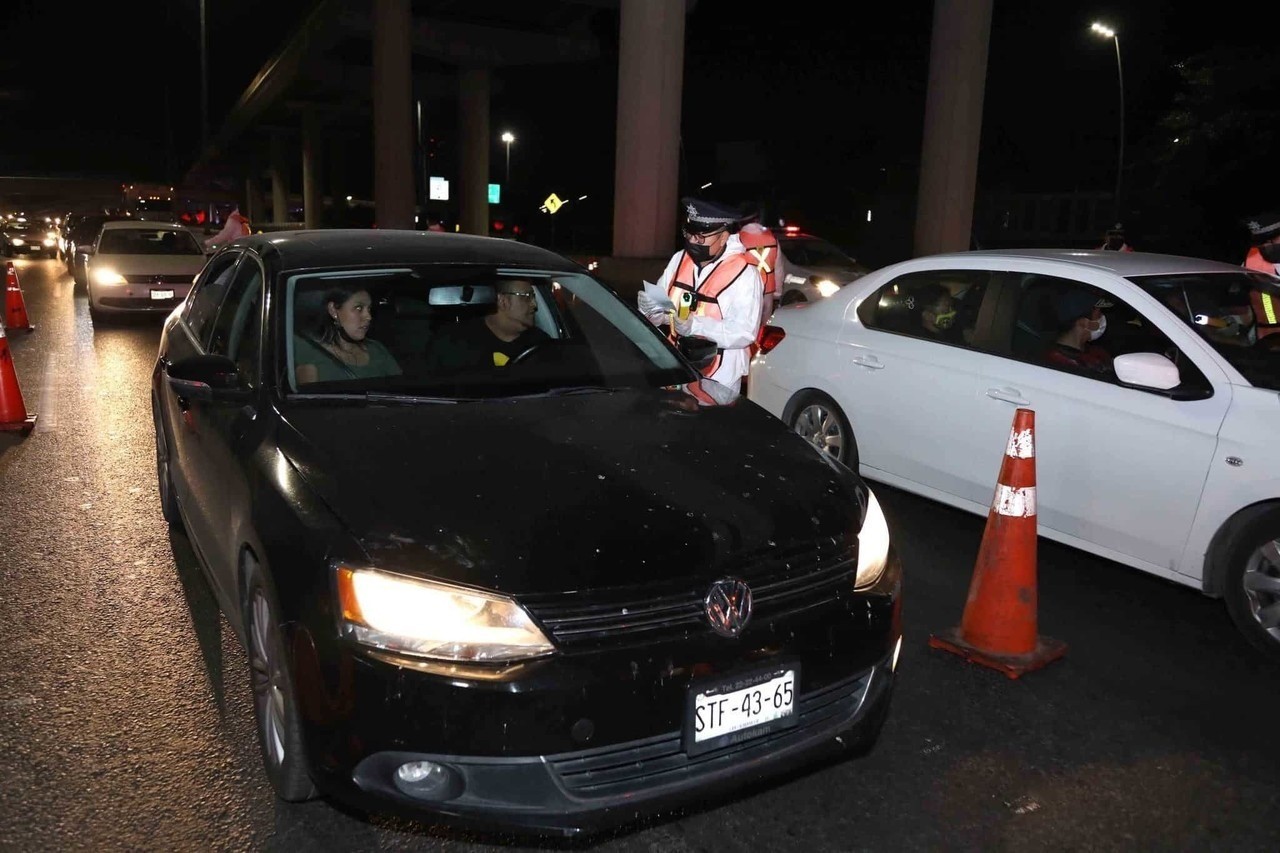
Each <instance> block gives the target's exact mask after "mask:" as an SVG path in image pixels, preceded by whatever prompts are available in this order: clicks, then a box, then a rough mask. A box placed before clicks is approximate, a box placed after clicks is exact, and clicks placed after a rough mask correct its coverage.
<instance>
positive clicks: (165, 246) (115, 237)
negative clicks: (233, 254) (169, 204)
mask: <svg viewBox="0 0 1280 853" xmlns="http://www.w3.org/2000/svg"><path fill="white" fill-rule="evenodd" d="M98 254H100V255H203V254H204V249H202V248H200V244H199V243H197V242H196V238H195V237H192V236H191V232H189V231H178V230H175V229H172V228H163V229H159V228H158V229H151V228H119V229H112V230H109V231H103V232H102V237H101V239H100V240H99V244H98Z"/></svg>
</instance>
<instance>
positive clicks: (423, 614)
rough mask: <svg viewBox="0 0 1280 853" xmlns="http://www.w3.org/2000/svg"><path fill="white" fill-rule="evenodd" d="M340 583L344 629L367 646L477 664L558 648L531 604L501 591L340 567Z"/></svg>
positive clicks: (541, 653) (533, 655) (528, 655)
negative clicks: (540, 626)
mask: <svg viewBox="0 0 1280 853" xmlns="http://www.w3.org/2000/svg"><path fill="white" fill-rule="evenodd" d="M337 587H338V604H339V606H340V607H341V611H342V631H343V633H344V634H346V635H347V636H349V637H351V638H353V639H355V640H356V641H357V642H360V643H364V644H365V645H368V646H374V647H376V648H380V649H388V650H390V651H396V652H404V653H406V654H410V655H418V656H421V657H427V658H436V659H438V660H449V661H473V662H475V661H479V662H505V661H514V660H524V659H527V658H534V657H540V656H542V655H548V654H551V653H552V652H554V651H555V646H553V645H551V642H550V641H549V640H547V638H546V637H545V636H544V635H543V633H542V631H540V630H539V629H538V626H537V625H535V624H534V623H533V620H532V619H530V618H529V614H528V613H526V612H525V611H524V608H522V607H521V606H520V605H518V604H516V603H515V602H514V601H512V600H511V599H509V598H506V597H505V596H501V595H498V594H497V593H489V592H479V591H477V590H472V589H465V588H463V587H458V586H452V585H450V584H445V583H440V582H438V581H430V580H424V579H422V578H411V577H406V576H405V575H396V574H391V573H390V572H383V571H378V570H376V569H354V568H351V567H349V566H341V565H340V566H338V567H337Z"/></svg>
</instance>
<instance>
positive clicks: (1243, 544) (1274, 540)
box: [1222, 508, 1280, 659]
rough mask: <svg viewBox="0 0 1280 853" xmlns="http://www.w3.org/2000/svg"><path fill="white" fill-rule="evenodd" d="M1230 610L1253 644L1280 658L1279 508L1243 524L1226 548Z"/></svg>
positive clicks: (1225, 584) (1225, 589) (1225, 581)
mask: <svg viewBox="0 0 1280 853" xmlns="http://www.w3.org/2000/svg"><path fill="white" fill-rule="evenodd" d="M1222 592H1223V598H1224V599H1225V601H1226V605H1227V613H1228V614H1230V616H1231V621H1232V622H1234V623H1235V625H1236V628H1238V629H1239V630H1240V633H1242V634H1244V636H1245V639H1246V640H1248V641H1249V642H1250V643H1251V644H1252V645H1253V646H1254V647H1256V648H1258V649H1260V650H1261V651H1263V652H1265V653H1266V654H1268V655H1270V656H1272V657H1274V658H1276V659H1280V508H1277V509H1273V510H1271V511H1270V512H1266V513H1264V514H1262V515H1260V516H1258V517H1257V518H1255V519H1253V520H1252V521H1250V522H1249V523H1247V524H1246V525H1245V526H1244V527H1242V528H1241V529H1240V530H1239V531H1238V532H1237V533H1236V534H1235V535H1234V536H1233V537H1232V538H1231V544H1230V545H1229V546H1228V548H1227V571H1226V575H1225V576H1224V578H1223V588H1222Z"/></svg>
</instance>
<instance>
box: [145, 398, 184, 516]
mask: <svg viewBox="0 0 1280 853" xmlns="http://www.w3.org/2000/svg"><path fill="white" fill-rule="evenodd" d="M151 417H152V420H154V421H155V425H156V480H157V484H156V485H157V488H158V489H159V491H160V513H161V515H163V516H164V520H165V521H167V522H168V523H169V526H170V527H181V526H182V513H181V512H180V511H179V510H178V496H177V494H175V493H174V491H173V471H172V469H171V468H170V463H169V442H168V441H167V440H166V439H165V434H164V424H163V423H161V421H160V407H159V405H157V403H156V401H155V400H154V399H153V400H152V401H151Z"/></svg>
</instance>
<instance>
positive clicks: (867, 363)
mask: <svg viewBox="0 0 1280 853" xmlns="http://www.w3.org/2000/svg"><path fill="white" fill-rule="evenodd" d="M853 363H854V364H860V365H862V366H863V367H869V368H871V369H872V370H884V365H883V364H881V363H880V359H878V358H876V357H875V356H874V355H859V356H855V357H854V359H853Z"/></svg>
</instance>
